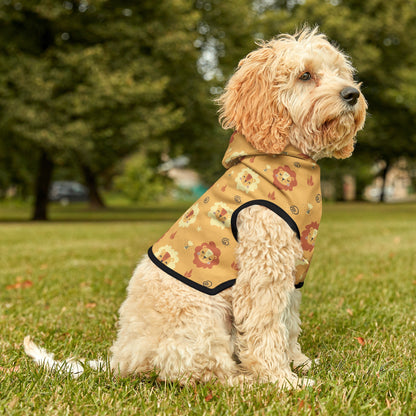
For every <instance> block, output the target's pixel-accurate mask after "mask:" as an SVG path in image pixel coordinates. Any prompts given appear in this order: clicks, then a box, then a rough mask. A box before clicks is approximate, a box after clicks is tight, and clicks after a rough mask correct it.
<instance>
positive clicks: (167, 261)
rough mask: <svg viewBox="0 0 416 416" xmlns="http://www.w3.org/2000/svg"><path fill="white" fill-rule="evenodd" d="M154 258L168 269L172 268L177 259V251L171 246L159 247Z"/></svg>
mask: <svg viewBox="0 0 416 416" xmlns="http://www.w3.org/2000/svg"><path fill="white" fill-rule="evenodd" d="M155 256H156V258H157V259H158V260H159V261H160V262H161V263H163V264H164V265H166V266H168V267H169V268H170V269H174V268H175V266H176V264H177V263H178V261H179V258H178V253H177V252H176V250H174V249H173V248H172V247H171V246H163V247H160V248H159V250H157V251H156V253H155Z"/></svg>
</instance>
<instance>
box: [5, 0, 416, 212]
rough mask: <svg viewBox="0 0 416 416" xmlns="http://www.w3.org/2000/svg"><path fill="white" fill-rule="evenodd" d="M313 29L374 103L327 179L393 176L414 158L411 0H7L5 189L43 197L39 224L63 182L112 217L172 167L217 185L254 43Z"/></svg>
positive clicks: (414, 11) (415, 59)
mask: <svg viewBox="0 0 416 416" xmlns="http://www.w3.org/2000/svg"><path fill="white" fill-rule="evenodd" d="M305 22H306V23H308V24H310V25H312V26H313V25H315V24H318V25H319V26H320V28H321V30H322V31H323V32H325V33H326V34H327V35H328V37H329V39H330V40H333V41H336V42H337V44H338V45H339V46H340V47H341V48H342V49H344V50H345V51H347V52H348V54H349V55H351V57H352V60H353V63H354V65H355V66H356V67H357V69H358V79H359V80H360V81H362V82H363V92H364V94H365V95H366V98H367V100H368V102H369V112H370V116H369V118H368V121H367V125H366V128H365V130H364V132H363V133H360V135H359V143H358V145H357V150H356V152H355V154H354V157H353V158H352V159H350V160H347V161H344V162H342V163H339V162H337V163H336V164H334V163H332V161H325V162H323V163H324V169H323V172H326V175H327V179H332V180H333V181H335V182H337V183H340V181H339V178H340V177H341V176H342V175H344V174H346V173H349V174H353V175H354V176H355V177H356V178H357V183H358V186H359V188H362V187H363V186H364V185H365V184H367V182H368V180H369V179H371V177H372V172H371V169H370V168H371V166H372V165H373V164H374V163H375V162H377V161H380V160H382V161H384V162H383V164H382V165H381V166H382V167H381V169H382V170H383V172H382V176H383V175H384V176H385V175H386V173H387V171H388V169H389V168H390V167H391V166H392V165H393V164H394V163H395V162H396V161H397V160H399V159H400V158H402V157H406V158H407V159H408V160H409V161H412V160H415V159H416V135H415V127H416V126H415V112H416V75H415V73H416V72H415V70H414V68H415V65H416V49H415V48H414V41H415V40H416V3H415V2H414V1H413V0H391V1H387V0H367V1H366V2H361V1H358V0H331V1H322V0H305V1H296V0H287V1H280V0H276V1H274V0H250V1H248V0H230V1H226V2H225V1H221V0H194V1H191V0H161V1H158V2H154V1H153V0H140V1H139V2H137V1H133V0H130V1H129V0H112V1H110V0H96V1H92V0H89V1H87V0H77V1H76V0H66V1H54V0H39V1H34V0H20V1H17V0H2V1H0V45H1V50H0V54H1V55H0V192H1V193H2V194H3V196H4V194H5V192H6V190H8V189H15V190H16V192H17V193H18V195H19V196H20V197H23V198H33V218H34V219H45V218H46V217H47V203H48V190H49V188H50V184H51V182H52V180H53V179H77V180H79V181H80V182H82V183H84V184H85V185H86V186H87V187H88V189H89V195H90V203H91V204H92V205H93V206H95V207H102V206H104V200H103V198H102V195H101V191H102V189H103V188H104V187H106V188H111V187H112V186H113V183H114V178H117V180H116V183H118V184H119V186H121V188H123V187H124V188H125V187H126V186H130V185H126V184H129V183H134V180H133V182H132V178H133V179H134V177H135V175H139V177H141V178H144V177H149V180H148V181H145V182H143V183H141V184H139V183H138V186H140V190H138V191H137V192H134V191H132V192H131V195H135V198H136V199H137V198H139V199H140V198H145V195H146V198H149V197H150V196H151V194H152V192H153V191H154V194H155V195H156V194H157V193H158V192H156V190H160V186H162V184H163V181H162V182H161V181H159V179H157V178H156V175H157V166H158V165H160V163H161V160H162V159H163V158H164V159H166V158H174V157H176V156H178V155H181V154H186V155H188V156H189V157H190V163H191V167H193V168H195V169H196V170H197V171H198V172H199V173H200V174H201V176H202V178H203V179H204V180H206V181H207V183H209V182H210V181H212V180H213V179H215V177H216V176H217V175H218V174H219V173H220V172H221V165H220V161H221V159H222V155H223V152H224V150H225V147H226V145H227V139H228V136H229V134H230V132H224V131H222V130H221V128H220V127H219V125H218V121H217V115H216V111H217V108H216V106H215V105H214V99H215V97H216V96H217V95H218V94H219V93H220V92H221V88H222V87H223V86H224V84H225V82H226V80H227V78H228V77H229V76H230V74H231V73H232V72H233V70H234V69H235V67H236V66H237V64H238V61H239V59H241V58H242V57H243V56H245V54H246V53H247V52H248V51H250V50H251V49H253V47H254V46H255V45H254V41H255V40H256V39H268V38H271V37H273V36H275V35H276V34H278V33H281V32H292V33H293V32H294V31H295V30H296V29H297V28H299V27H301V26H302V25H303V24H304V23H305ZM141 162H143V163H141ZM135 169H136V170H135ZM123 175H124V177H123ZM149 175H150V176H149ZM150 178H152V180H150ZM155 178H156V179H155ZM129 181H130V182H129ZM120 184H121V185H120ZM147 184H150V187H149V188H148V189H146V186H147ZM131 186H133V185H131ZM152 189H153V191H152ZM140 195H142V196H140ZM381 197H383V195H381Z"/></svg>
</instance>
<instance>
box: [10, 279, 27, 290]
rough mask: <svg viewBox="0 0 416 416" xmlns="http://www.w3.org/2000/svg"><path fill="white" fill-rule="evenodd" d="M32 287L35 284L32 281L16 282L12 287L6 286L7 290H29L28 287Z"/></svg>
mask: <svg viewBox="0 0 416 416" xmlns="http://www.w3.org/2000/svg"><path fill="white" fill-rule="evenodd" d="M32 286H33V282H32V281H31V280H23V281H21V282H16V283H14V284H12V285H8V286H6V290H15V289H27V288H28V287H32Z"/></svg>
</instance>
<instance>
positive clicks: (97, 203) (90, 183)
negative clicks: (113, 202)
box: [81, 164, 105, 209]
mask: <svg viewBox="0 0 416 416" xmlns="http://www.w3.org/2000/svg"><path fill="white" fill-rule="evenodd" d="M81 169H82V173H83V175H84V180H85V185H86V186H87V188H88V191H89V200H90V206H91V208H94V209H102V208H105V203H104V200H103V199H102V197H101V195H100V192H99V190H98V184H97V177H96V175H95V173H94V172H93V171H92V170H91V169H90V167H89V166H87V165H84V164H81Z"/></svg>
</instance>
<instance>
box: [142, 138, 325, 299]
mask: <svg viewBox="0 0 416 416" xmlns="http://www.w3.org/2000/svg"><path fill="white" fill-rule="evenodd" d="M222 163H223V165H224V167H226V168H227V171H226V172H225V173H224V175H223V176H222V177H221V178H220V179H219V180H218V181H217V182H216V183H215V184H214V185H213V186H212V187H211V188H210V189H208V191H207V192H206V193H205V194H204V195H202V197H201V198H199V199H198V200H197V201H196V202H195V203H194V204H193V205H192V206H191V207H190V208H189V209H188V210H187V211H186V212H185V213H184V215H183V216H182V217H181V218H180V219H179V220H178V221H177V222H176V223H175V224H174V225H173V226H172V227H171V228H170V229H169V230H168V231H167V232H166V233H165V234H164V236H163V237H162V238H161V239H160V240H159V241H157V243H155V244H154V245H153V247H151V248H150V249H149V257H150V259H151V260H152V261H153V263H155V264H156V265H157V266H158V267H160V268H161V269H162V270H164V271H165V272H166V273H168V274H170V275H171V276H173V277H175V278H176V279H178V280H180V281H181V282H183V283H186V284H188V285H189V286H191V287H193V288H195V289H198V290H200V291H201V292H204V293H207V294H209V295H215V294H217V293H219V292H221V291H222V290H224V289H226V288H228V287H230V286H232V285H233V284H234V283H235V281H236V278H237V274H238V264H237V262H236V259H235V248H236V244H237V242H238V229H237V217H238V214H239V213H240V212H241V210H243V209H244V208H246V207H248V206H251V205H262V206H264V207H267V208H269V209H270V210H272V211H273V212H274V213H276V215H279V216H280V217H281V218H282V219H283V220H284V221H286V222H287V224H288V225H289V227H290V228H291V229H292V230H293V231H294V233H295V234H296V236H297V237H298V238H299V239H300V241H301V245H302V248H303V258H302V259H299V260H298V261H297V263H296V275H295V276H294V277H293V282H294V284H295V286H296V287H297V288H300V287H302V286H303V282H304V279H305V276H306V272H307V270H308V268H309V264H310V261H311V258H312V254H313V249H314V246H315V241H316V236H317V233H318V227H319V222H320V219H321V212H322V203H321V187H320V169H319V166H318V165H317V164H316V163H315V162H314V161H313V160H312V159H311V158H309V157H308V156H306V155H304V154H302V153H300V152H299V151H298V150H297V149H295V148H294V147H292V146H288V147H287V148H286V149H285V150H284V152H282V153H281V154H266V153H261V152H259V151H257V150H256V149H254V148H253V147H252V146H251V145H250V144H249V143H248V142H247V141H246V140H245V138H244V136H242V135H241V134H239V133H234V134H233V135H232V136H231V139H230V144H229V146H228V149H227V151H226V153H225V156H224V159H223V162H222ZM264 278H265V279H267V276H264Z"/></svg>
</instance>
